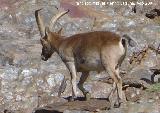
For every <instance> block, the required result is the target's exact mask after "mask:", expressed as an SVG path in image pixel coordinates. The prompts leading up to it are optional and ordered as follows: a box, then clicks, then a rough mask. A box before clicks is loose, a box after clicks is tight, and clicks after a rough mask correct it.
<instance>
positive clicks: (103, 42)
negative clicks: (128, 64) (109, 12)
mask: <svg viewBox="0 0 160 113" xmlns="http://www.w3.org/2000/svg"><path fill="white" fill-rule="evenodd" d="M39 11H40V10H36V11H35V17H36V22H37V25H38V28H39V31H40V34H41V37H42V38H41V39H40V40H41V44H42V46H43V47H42V54H41V57H42V60H45V61H46V60H48V59H49V58H50V57H51V56H52V54H53V53H54V52H56V53H57V54H58V55H59V56H60V58H61V59H62V61H63V63H64V64H65V65H66V67H67V68H68V70H69V72H70V75H71V85H72V99H74V98H75V97H76V96H77V94H76V87H77V84H76V76H77V72H81V73H82V75H81V78H80V81H79V83H78V87H79V89H80V90H81V91H82V92H83V95H84V96H85V98H86V100H89V99H90V94H89V92H88V91H87V90H85V88H84V87H83V83H84V82H85V80H86V79H87V78H88V76H89V72H90V71H98V72H101V71H105V72H106V73H108V74H109V75H110V76H111V78H112V79H113V81H114V84H113V90H112V91H111V93H110V95H109V96H111V95H112V94H113V92H114V91H117V97H116V98H117V102H116V105H118V106H120V103H121V102H122V79H121V77H120V76H119V67H120V65H121V63H122V61H123V60H124V58H125V55H126V49H127V48H126V41H125V40H124V39H122V38H121V37H120V36H119V35H117V34H115V33H113V32H108V31H94V32H87V33H81V34H76V35H73V36H70V37H67V38H64V37H62V36H61V30H62V29H61V30H59V31H58V32H52V31H51V29H52V26H53V25H54V24H55V22H56V21H57V19H59V18H60V17H62V16H63V15H65V14H66V13H68V11H63V12H60V13H58V14H57V15H56V16H55V17H53V18H52V19H51V22H50V24H49V25H50V26H49V27H46V26H44V22H43V20H42V18H41V16H40V15H39V13H38V12H39Z"/></svg>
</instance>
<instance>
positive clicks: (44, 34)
mask: <svg viewBox="0 0 160 113" xmlns="http://www.w3.org/2000/svg"><path fill="white" fill-rule="evenodd" d="M40 10H41V9H38V10H36V11H35V17H36V22H37V25H38V28H39V31H40V35H41V39H40V41H41V44H42V53H41V58H42V60H44V61H47V60H48V58H50V57H51V55H52V54H53V53H54V51H55V45H56V40H58V38H59V36H60V32H61V30H62V28H61V29H60V30H59V31H58V32H52V31H51V30H52V28H53V26H54V24H55V22H56V21H57V20H58V19H59V18H60V17H62V16H63V15H65V14H66V13H68V12H69V10H68V11H63V12H60V13H58V14H57V15H56V16H54V17H52V19H51V21H50V23H49V27H48V26H45V25H44V22H43V20H42V18H41V16H40V15H39V13H38V12H39V11H40ZM51 42H55V45H53V44H52V43H51Z"/></svg>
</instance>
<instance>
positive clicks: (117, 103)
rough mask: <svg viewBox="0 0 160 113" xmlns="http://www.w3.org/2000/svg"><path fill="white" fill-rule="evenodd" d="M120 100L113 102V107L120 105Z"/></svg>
mask: <svg viewBox="0 0 160 113" xmlns="http://www.w3.org/2000/svg"><path fill="white" fill-rule="evenodd" d="M121 103H122V100H118V101H116V102H115V103H114V108H119V107H120V106H121Z"/></svg>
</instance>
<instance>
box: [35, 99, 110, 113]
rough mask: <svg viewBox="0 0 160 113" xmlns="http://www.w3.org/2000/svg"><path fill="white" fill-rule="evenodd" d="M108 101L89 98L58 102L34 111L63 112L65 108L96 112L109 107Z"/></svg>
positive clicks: (45, 112)
mask: <svg viewBox="0 0 160 113" xmlns="http://www.w3.org/2000/svg"><path fill="white" fill-rule="evenodd" d="M109 108H110V103H109V101H107V100H104V99H103V100H102V99H91V100H89V101H73V102H59V103H54V104H51V105H48V106H46V107H43V108H38V109H36V110H35V113H63V112H64V111H65V110H80V111H90V112H96V111H99V110H104V109H109Z"/></svg>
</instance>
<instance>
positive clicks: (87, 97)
mask: <svg viewBox="0 0 160 113" xmlns="http://www.w3.org/2000/svg"><path fill="white" fill-rule="evenodd" d="M90 99H91V94H90V93H89V92H87V93H86V94H85V100H86V101H88V100H90Z"/></svg>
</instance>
